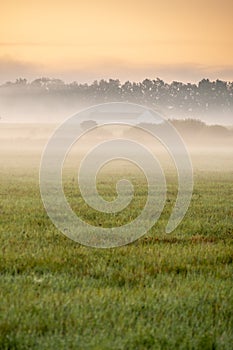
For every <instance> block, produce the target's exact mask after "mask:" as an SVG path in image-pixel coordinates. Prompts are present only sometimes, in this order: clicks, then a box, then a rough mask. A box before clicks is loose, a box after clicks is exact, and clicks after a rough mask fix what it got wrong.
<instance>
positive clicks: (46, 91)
mask: <svg viewBox="0 0 233 350" xmlns="http://www.w3.org/2000/svg"><path fill="white" fill-rule="evenodd" d="M0 96H3V97H4V96H5V97H7V96H8V97H9V96H16V97H17V98H18V97H20V96H28V97H35V98H36V97H39V98H40V97H41V98H46V99H47V100H48V99H51V100H53V99H57V98H58V99H61V100H62V101H63V102H64V103H70V102H72V100H73V101H74V100H78V101H79V102H80V104H81V105H84V106H85V105H90V104H98V103H103V102H113V101H127V102H132V103H138V104H142V105H146V106H148V107H152V108H161V110H162V111H163V112H165V113H166V115H167V116H168V117H169V118H173V117H176V116H177V115H179V117H185V118H196V117H198V118H201V116H202V115H205V114H210V113H218V114H224V115H229V116H231V115H233V113H232V112H233V82H226V81H222V80H219V79H217V80H215V81H210V80H209V79H202V80H201V81H199V82H198V83H197V84H195V83H183V82H179V81H173V82H172V83H170V84H169V83H166V82H164V81H163V80H162V79H160V78H156V79H144V80H143V81H141V82H130V81H126V82H124V83H121V82H120V81H119V80H118V79H109V80H104V79H102V80H99V81H94V82H93V83H90V84H87V83H78V82H76V81H75V82H72V83H65V82H64V81H62V80H60V79H51V78H38V79H35V80H33V81H32V82H29V81H27V80H26V79H23V78H19V79H16V81H14V82H6V83H4V84H2V85H1V86H0ZM232 119H233V118H232Z"/></svg>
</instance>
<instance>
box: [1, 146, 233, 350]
mask: <svg viewBox="0 0 233 350" xmlns="http://www.w3.org/2000/svg"><path fill="white" fill-rule="evenodd" d="M0 162H1V168H0V169H1V170H0V240H1V242H0V247H1V248H0V251H1V256H0V274H1V277H0V349H22V350H25V349H100V350H102V349H132V350H135V349H204V350H205V349H226V350H230V349H232V348H233V345H232V344H233V241H232V235H233V159H232V154H231V153H226V154H219V155H216V154H208V155H207V154H205V155H201V156H200V155H199V156H198V157H197V156H195V155H193V162H194V180H195V183H194V192H193V198H192V202H191V205H190V208H189V210H188V212H187V214H186V216H185V218H184V220H183V222H182V223H181V224H180V226H179V227H178V228H177V229H176V230H175V231H174V232H173V233H172V234H165V233H164V229H165V225H166V223H167V220H168V218H169V213H170V211H171V206H172V204H173V203H174V200H175V198H176V191H177V186H176V176H175V175H174V174H173V173H172V172H171V173H169V171H168V175H167V179H168V197H167V204H166V206H165V209H164V212H163V214H162V216H161V218H160V220H159V221H158V223H157V225H155V226H154V227H153V228H152V229H151V230H150V232H148V234H147V235H145V236H144V237H143V238H141V239H140V240H138V241H136V242H135V243H133V244H131V245H128V246H124V247H121V248H114V249H105V250H101V249H94V248H87V247H84V246H81V245H79V244H77V243H75V242H73V241H71V240H69V239H68V238H66V237H65V236H63V235H62V234H61V233H59V232H58V231H57V230H56V228H55V227H54V226H53V224H52V223H51V221H50V220H49V218H48V217H47V215H46V212H45V210H44V208H43V205H42V202H41V199H40V192H39V183H38V158H35V157H32V156H28V159H27V157H26V156H24V157H22V156H21V158H20V152H19V153H18V156H17V154H13V153H12V156H9V155H8V156H7V158H4V156H3V155H2V157H1V161H0ZM29 164H30V165H29ZM128 173H129V174H128V175H129V176H131V175H132V174H133V175H134V179H135V182H136V183H137V185H136V198H135V201H134V203H133V204H132V206H131V207H130V209H129V210H128V211H126V212H125V213H124V214H123V215H119V216H116V217H114V218H113V217H110V218H108V217H107V216H102V217H101V215H95V213H94V212H92V211H91V210H90V211H88V210H86V208H85V205H84V204H80V203H81V202H78V203H79V204H78V205H77V198H79V194H78V193H76V192H75V190H74V189H73V188H74V184H73V182H72V175H71V174H70V175H69V173H67V174H68V175H67V177H66V182H65V191H66V194H67V196H68V197H69V200H70V203H71V204H72V206H73V208H74V210H76V211H78V210H79V211H80V213H81V215H82V216H83V218H85V219H86V220H89V221H90V222H92V223H93V224H97V223H99V221H100V220H102V221H103V222H104V225H105V226H109V225H112V224H114V223H115V222H116V223H117V224H118V225H119V224H121V223H125V221H127V219H128V218H129V216H130V217H131V216H135V215H137V213H138V211H139V209H140V206H141V205H143V203H144V202H145V196H146V184H145V182H144V180H143V178H141V177H140V174H139V175H138V176H135V173H131V171H130V170H128ZM109 179H110V180H109ZM112 181H113V182H114V181H115V177H114V175H113V174H112V176H111V177H109V176H107V175H106V174H105V175H104V176H103V177H102V178H101V181H100V183H99V189H100V192H102V194H103V196H105V197H106V198H111V197H112V196H113V195H114V192H113V186H112ZM139 204H140V205H139ZM114 220H115V221H114Z"/></svg>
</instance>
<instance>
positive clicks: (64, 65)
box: [0, 0, 233, 83]
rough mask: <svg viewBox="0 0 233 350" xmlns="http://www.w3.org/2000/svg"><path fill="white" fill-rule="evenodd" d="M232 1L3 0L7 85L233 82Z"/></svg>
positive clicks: (0, 41)
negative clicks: (52, 80)
mask: <svg viewBox="0 0 233 350" xmlns="http://www.w3.org/2000/svg"><path fill="white" fill-rule="evenodd" d="M232 18H233V1H232V0H189V1H187V0H134V1H132V0H56V1H55V0H40V1H38V0H20V1H19V0H1V2H0V83H3V82H5V81H8V80H15V79H16V78H17V77H25V78H27V79H28V80H33V79H35V78H38V77H41V76H48V77H56V78H61V79H63V80H65V81H79V82H91V81H93V80H95V79H98V80H99V79H101V78H105V79H107V78H114V79H115V78H119V79H120V80H121V81H125V80H135V81H139V80H142V79H144V78H153V79H155V78H156V77H160V78H161V79H164V80H165V81H167V82H171V81H173V80H179V81H184V82H187V81H194V82H196V81H198V80H200V79H202V78H210V79H212V80H214V79H217V78H219V79H224V80H229V81H233V36H232V33H233V21H232Z"/></svg>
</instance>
